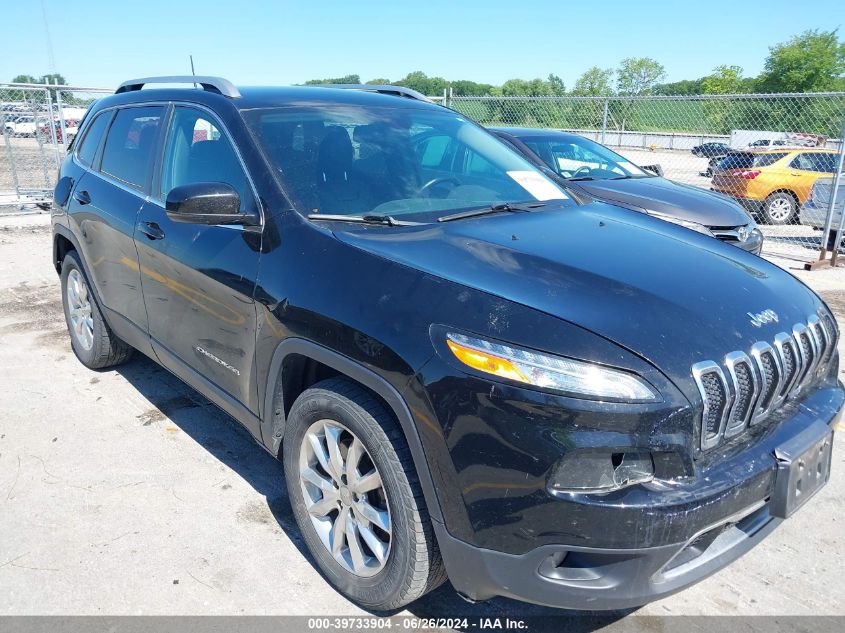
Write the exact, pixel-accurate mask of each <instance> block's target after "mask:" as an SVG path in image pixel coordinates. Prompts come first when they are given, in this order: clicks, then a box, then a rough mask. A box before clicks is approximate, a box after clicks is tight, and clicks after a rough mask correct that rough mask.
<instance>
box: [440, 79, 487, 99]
mask: <svg viewBox="0 0 845 633" xmlns="http://www.w3.org/2000/svg"><path fill="white" fill-rule="evenodd" d="M449 85H450V86H451V87H452V92H453V93H454V94H455V96H461V97H484V96H487V95H491V94H493V88H494V87H493V86H492V85H491V84H481V83H476V82H474V81H469V80H468V79H458V80H457V81H453V82H451V83H450V84H449Z"/></svg>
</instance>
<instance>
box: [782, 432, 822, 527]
mask: <svg viewBox="0 0 845 633" xmlns="http://www.w3.org/2000/svg"><path fill="white" fill-rule="evenodd" d="M832 449H833V430H832V429H831V428H830V427H829V426H828V425H827V424H825V423H824V422H821V421H816V422H813V423H812V424H811V425H810V426H808V427H807V428H806V429H804V430H803V431H802V432H801V433H799V434H798V435H796V436H795V437H794V438H792V439H791V440H790V441H788V442H785V443H784V444H781V445H780V446H778V447H777V448H776V449H775V460H776V461H777V474H776V475H775V489H774V494H773V495H772V501H771V506H770V512H771V514H772V516H775V517H780V518H784V519H785V518H787V517H788V516H790V515H791V514H793V513H794V512H795V511H796V510H798V508H800V507H801V506H803V505H804V504H805V503H807V501H809V500H810V499H811V498H812V497H813V495H815V494H816V493H817V492H818V491H819V490H821V489H822V488H823V487H824V485H825V484H826V483H827V481H828V479H829V478H830V465H831V458H832Z"/></svg>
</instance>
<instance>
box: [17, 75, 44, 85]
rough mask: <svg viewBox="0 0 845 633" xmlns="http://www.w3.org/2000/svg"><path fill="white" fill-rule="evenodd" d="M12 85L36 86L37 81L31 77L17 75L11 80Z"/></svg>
mask: <svg viewBox="0 0 845 633" xmlns="http://www.w3.org/2000/svg"><path fill="white" fill-rule="evenodd" d="M12 83H13V84H37V83H38V80H37V79H36V78H35V77H33V76H32V75H17V76H15V78H14V79H12Z"/></svg>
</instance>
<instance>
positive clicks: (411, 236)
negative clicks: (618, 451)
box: [336, 202, 821, 387]
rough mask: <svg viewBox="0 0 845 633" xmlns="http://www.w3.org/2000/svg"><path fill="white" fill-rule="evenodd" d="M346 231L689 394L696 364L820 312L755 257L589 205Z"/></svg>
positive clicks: (360, 242)
mask: <svg viewBox="0 0 845 633" xmlns="http://www.w3.org/2000/svg"><path fill="white" fill-rule="evenodd" d="M343 228H344V229H346V230H339V231H338V232H336V237H337V238H338V239H340V240H342V241H344V242H346V243H348V244H350V245H353V246H355V247H358V248H360V249H362V250H365V251H367V252H370V253H373V254H375V255H378V256H381V257H384V258H388V259H390V260H393V261H397V262H400V263H402V264H405V265H407V266H410V267H413V268H415V269H417V270H421V271H424V272H427V273H430V274H432V275H436V276H439V277H442V278H444V279H449V280H450V281H454V282H456V283H459V284H463V285H465V286H469V287H472V288H476V289H478V290H481V291H484V292H487V293H490V294H493V295H497V296H499V297H502V298H504V299H507V300H510V301H514V302H516V303H519V304H522V305H525V306H528V307H530V308H534V309H536V310H540V311H542V312H545V313H547V314H549V315H552V316H555V317H558V318H560V319H563V320H565V321H568V322H570V323H573V324H575V325H578V326H580V327H583V328H584V329H587V330H590V331H592V332H594V333H596V334H598V335H599V336H602V337H604V338H606V339H608V340H610V341H613V342H615V343H616V344H618V345H621V346H622V347H624V348H626V349H628V350H629V351H631V352H633V353H635V354H637V355H639V356H640V357H642V358H644V359H646V360H648V361H650V362H651V363H652V364H654V365H655V366H657V367H658V368H659V369H661V370H662V371H663V372H664V373H665V374H666V375H667V376H668V377H669V378H670V379H672V380H676V381H679V382H677V383H676V384H679V386H682V385H681V384H680V383H683V382H686V383H687V384H686V385H684V386H686V387H689V384H690V383H691V381H690V380H689V376H690V367H691V365H692V364H693V363H696V362H699V361H703V360H715V361H717V362H718V361H721V360H722V359H723V358H724V356H725V354H727V353H729V352H731V351H735V350H743V351H746V352H747V351H748V350H749V348H750V347H751V345H752V344H753V343H755V342H757V341H768V342H772V341H773V340H774V337H775V334H777V333H778V332H780V331H790V330H791V328H792V325H793V324H795V323H797V322H799V321H800V322H806V319H807V317H808V316H809V315H811V314H814V313H815V312H816V311H817V309H818V307H819V306H820V305H821V301H820V300H819V299H818V297H816V295H815V294H814V293H813V292H812V291H811V290H810V289H809V288H807V287H806V286H805V285H804V284H802V283H801V282H800V281H798V280H797V279H795V278H794V277H793V276H792V275H790V274H789V273H787V272H785V271H784V270H782V269H780V268H778V267H777V266H774V265H773V264H770V263H769V262H767V261H766V260H764V259H762V258H760V257H757V256H755V255H751V254H749V253H745V252H744V251H741V250H740V249H738V248H735V247H733V246H729V245H725V244H722V243H721V242H719V241H718V240H714V239H713V238H710V237H706V236H702V235H699V234H698V233H695V232H693V231H690V230H688V229H684V228H682V227H679V226H676V225H673V224H669V223H667V222H663V221H662V220H658V219H655V218H651V217H649V216H647V215H645V214H642V213H638V212H635V211H628V210H626V209H620V208H618V207H613V206H610V205H606V204H603V203H597V202H596V203H592V204H588V205H583V206H580V207H575V208H547V209H543V210H541V211H534V212H530V213H503V214H498V215H490V216H482V217H477V218H472V219H465V220H457V221H453V222H444V223H440V224H427V225H423V226H420V227H413V228H392V229H389V228H381V227H372V228H370V227H366V228H365V227H360V226H358V225H350V226H349V227H348V229H347V227H343ZM763 310H774V312H776V313H777V316H778V319H779V323H767V324H764V325H762V326H761V327H755V326H753V325H752V323H751V318H750V317H749V315H748V313H751V314H757V313H760V312H762V311H763ZM434 318H435V320H436V316H435V317H434ZM447 325H449V324H447ZM451 325H454V326H456V327H460V326H461V324H460V323H453V324H451ZM512 338H515V339H516V342H518V333H517V334H514V335H513V336H512ZM549 351H553V352H557V353H560V354H566V353H567V350H565V349H561V350H549Z"/></svg>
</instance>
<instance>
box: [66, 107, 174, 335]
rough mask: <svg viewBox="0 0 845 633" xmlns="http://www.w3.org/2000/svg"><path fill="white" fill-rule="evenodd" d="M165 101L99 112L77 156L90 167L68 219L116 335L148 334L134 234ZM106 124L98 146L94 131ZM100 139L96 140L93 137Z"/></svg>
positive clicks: (79, 184)
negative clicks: (129, 328)
mask: <svg viewBox="0 0 845 633" xmlns="http://www.w3.org/2000/svg"><path fill="white" fill-rule="evenodd" d="M164 111H165V109H164V106H161V105H156V106H138V107H124V108H121V109H119V110H117V111H116V112H114V113H112V111H107V112H103V113H101V114H99V115H98V116H97V118H96V119H95V120H94V121H92V123H91V126H90V127H89V128H88V129H89V132H87V133H86V137H85V138H84V139H83V140H82V143H81V144H80V147H79V149H78V151H77V152H76V155H75V159H76V160H77V161H79V162H81V163H83V164H84V166H86V167H87V168H88V171H87V172H86V173H85V174H84V175H83V176H82V177H81V178H80V179H79V181H78V182H77V183H76V186H75V187H74V190H73V193H72V195H71V198H70V200H69V202H68V215H69V221H70V222H71V223H73V224H75V225H76V226H75V228H74V232H75V233H76V235H78V236H80V241H81V244H80V248H81V249H82V251H83V254H84V256H85V263H86V265H87V267H88V270H87V273H88V276H89V277H90V281H91V283H93V284H94V286H95V287H96V290H97V294H98V296H99V298H100V302H101V303H102V304H103V305H102V307H103V308H105V309H106V310H107V313H108V319H109V323H111V324H112V327H114V328H115V329H116V330H117V333H118V335H119V336H123V337H124V338H130V340H133V341H134V340H135V338H136V337H133V336H130V335H128V334H127V333H126V331H125V328H126V327H127V326H134V328H135V329H136V331H135V334H136V336H137V335H140V336H141V338H144V337H145V336H146V330H147V316H146V310H145V309H144V300H143V295H142V293H141V283H140V273H139V267H138V253H137V251H136V249H135V243H134V240H133V234H134V232H135V224H136V222H137V219H138V213H139V212H140V210H141V207H142V206H143V205H144V203H145V198H146V196H147V190H148V188H149V184H150V177H151V175H152V169H151V165H152V158H153V156H154V150H155V146H156V143H157V140H158V135H159V130H160V123H161V119H162V116H163V115H164ZM106 127H107V128H108V131H107V133H106V138H105V142H104V143H103V144H102V148H99V147H98V146H97V145H96V144H95V143H96V140H95V138H96V135H95V133H98V132H99V131H100V130H101V129H105V128H106ZM97 140H98V139H97Z"/></svg>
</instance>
